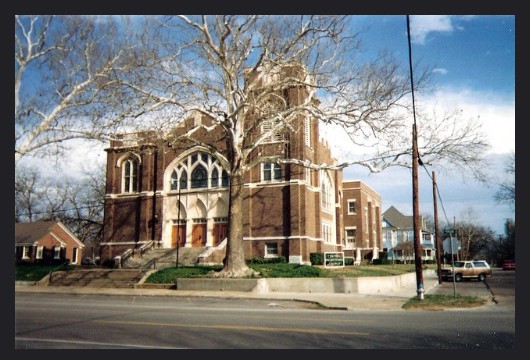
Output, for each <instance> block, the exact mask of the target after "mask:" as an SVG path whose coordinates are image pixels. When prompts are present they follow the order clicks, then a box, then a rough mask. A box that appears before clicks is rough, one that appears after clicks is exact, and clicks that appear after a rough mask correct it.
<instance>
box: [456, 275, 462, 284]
mask: <svg viewBox="0 0 530 360" xmlns="http://www.w3.org/2000/svg"><path fill="white" fill-rule="evenodd" d="M455 281H456V282H460V281H462V274H455Z"/></svg>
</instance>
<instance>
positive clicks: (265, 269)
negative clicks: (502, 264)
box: [146, 263, 435, 284]
mask: <svg viewBox="0 0 530 360" xmlns="http://www.w3.org/2000/svg"><path fill="white" fill-rule="evenodd" d="M429 266H432V268H434V267H435V265H429ZM249 267H250V268H252V269H253V270H256V271H258V272H259V273H260V275H259V277H261V278H278V277H285V278H297V277H323V278H350V277H366V276H392V275H401V274H407V273H410V272H414V271H415V268H414V265H411V264H394V265H358V266H353V265H352V266H345V267H336V268H325V267H323V266H310V265H298V264H287V263H276V264H250V265H249ZM424 268H425V267H424ZM219 270H221V266H204V267H187V266H183V267H178V268H176V267H170V268H166V269H161V270H159V271H157V272H155V273H153V274H151V276H149V278H147V280H146V282H147V283H157V284H167V283H174V282H175V279H178V278H201V277H202V278H207V277H210V276H211V272H215V271H219Z"/></svg>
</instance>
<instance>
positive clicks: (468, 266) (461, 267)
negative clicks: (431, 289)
mask: <svg viewBox="0 0 530 360" xmlns="http://www.w3.org/2000/svg"><path fill="white" fill-rule="evenodd" d="M492 274H493V272H492V270H491V267H490V266H489V264H488V263H487V262H486V261H485V260H467V261H455V262H454V279H455V281H457V282H458V281H462V279H477V280H478V281H484V280H486V277H487V276H492ZM442 279H444V280H452V279H453V266H447V267H444V268H442Z"/></svg>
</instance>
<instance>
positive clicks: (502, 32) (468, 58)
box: [344, 15, 515, 234]
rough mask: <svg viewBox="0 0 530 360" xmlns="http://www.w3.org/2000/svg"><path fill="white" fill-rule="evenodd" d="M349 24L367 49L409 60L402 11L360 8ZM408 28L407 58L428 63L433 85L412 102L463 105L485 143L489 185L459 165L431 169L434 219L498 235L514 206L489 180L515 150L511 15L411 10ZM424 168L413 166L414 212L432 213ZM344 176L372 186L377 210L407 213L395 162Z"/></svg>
mask: <svg viewBox="0 0 530 360" xmlns="http://www.w3.org/2000/svg"><path fill="white" fill-rule="evenodd" d="M354 24H355V25H356V26H358V27H359V28H362V29H366V31H365V33H364V36H363V43H364V44H365V47H366V50H367V51H370V52H372V51H376V50H377V49H378V48H385V47H386V48H388V49H390V50H392V51H393V52H394V54H395V55H396V57H398V58H399V59H400V60H401V61H403V62H407V61H408V56H409V53H408V42H407V20H406V16H405V15H374V16H368V15H363V16H360V17H356V18H355V20H354ZM410 28H411V38H412V61H413V62H415V61H418V62H421V63H422V64H423V65H428V66H432V67H433V69H434V80H435V81H436V83H437V84H438V86H439V89H438V90H437V92H436V93H435V95H434V96H432V97H429V98H423V99H422V98H421V97H420V98H419V99H418V98H417V101H420V102H422V105H427V106H429V104H430V103H431V104H432V105H431V106H433V107H434V106H440V105H441V106H444V107H445V108H457V109H462V111H464V112H465V113H466V115H467V116H470V117H479V118H480V121H481V122H483V128H484V130H485V131H486V132H487V134H488V138H489V142H490V143H491V145H492V148H491V150H490V152H489V153H487V154H486V156H487V158H488V160H489V161H490V162H491V163H492V166H491V168H488V169H485V170H486V171H487V172H488V173H489V174H490V182H489V183H488V184H483V183H479V182H478V181H476V180H474V179H472V178H471V177H470V176H469V174H466V173H462V172H461V171H458V172H451V171H448V172H447V173H438V172H437V173H436V178H437V184H438V188H439V191H440V198H438V212H439V221H440V222H445V221H446V219H447V220H448V221H449V222H452V221H453V220H454V219H455V218H456V220H457V221H459V220H464V219H465V218H466V217H467V218H468V219H470V220H471V219H473V220H475V221H476V222H477V223H479V224H481V225H484V226H489V227H491V228H492V229H493V230H494V231H495V232H496V233H498V234H502V233H503V231H504V230H503V225H504V222H505V220H506V219H507V218H513V219H515V211H514V210H512V209H510V207H509V206H507V205H501V204H497V203H496V202H495V201H494V199H493V196H494V193H495V192H496V191H497V189H498V186H497V185H496V183H497V182H498V181H501V180H502V178H503V176H504V175H505V173H504V170H503V169H504V167H505V165H506V161H507V160H506V159H507V156H508V155H509V154H510V152H511V151H515V16H508V15H502V16H497V15H478V16H424V15H422V16H411V17H410ZM429 174H431V175H432V170H429V171H428V172H426V171H425V170H424V169H421V168H420V172H419V179H420V183H419V188H420V189H419V190H420V194H419V198H420V212H421V213H425V214H431V215H432V214H433V212H434V211H433V189H432V181H431V179H430V177H429ZM344 178H345V179H360V180H362V181H364V182H366V184H367V185H368V186H370V187H371V188H373V189H374V190H375V191H377V192H379V194H380V195H381V196H382V201H383V206H382V207H383V211H384V210H386V209H387V208H388V207H390V206H391V205H393V206H395V207H396V208H398V210H400V211H401V212H403V213H404V214H405V215H412V175H411V171H410V170H408V169H402V168H400V169H397V168H396V169H387V170H384V171H383V172H382V173H377V174H369V173H368V171H367V170H365V169H363V168H360V167H350V168H347V169H346V170H345V174H344ZM442 205H443V209H444V210H445V212H443V209H442ZM470 213H471V214H472V215H471V216H470V215H469V214H470Z"/></svg>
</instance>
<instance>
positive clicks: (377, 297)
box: [15, 272, 444, 311]
mask: <svg viewBox="0 0 530 360" xmlns="http://www.w3.org/2000/svg"><path fill="white" fill-rule="evenodd" d="M423 284H424V288H425V293H426V294H430V293H435V292H436V290H437V288H438V287H439V286H441V285H440V284H438V278H437V277H436V275H435V274H434V273H430V272H427V273H426V274H424V278H423ZM442 285H444V284H442ZM15 292H49V293H69V294H72V293H73V294H99V295H103V294H106V295H135V296H183V297H186V296H187V297H190V296H192V297H221V298H247V299H271V300H274V299H277V300H291V301H305V302H312V303H317V304H320V305H322V306H324V307H327V308H330V309H341V310H349V311H366V310H382V311H400V310H401V311H404V310H403V309H402V308H401V307H402V305H403V304H404V303H405V302H407V301H408V300H409V299H411V298H414V297H417V292H416V284H415V283H414V284H408V285H406V286H403V287H401V288H398V289H395V290H390V291H386V292H384V293H374V294H357V293H353V294H352V293H348V294H345V293H301V292H266V293H255V292H243V291H203V290H201V291H190V290H169V289H142V288H137V289H116V288H89V287H70V286H24V285H15Z"/></svg>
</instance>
